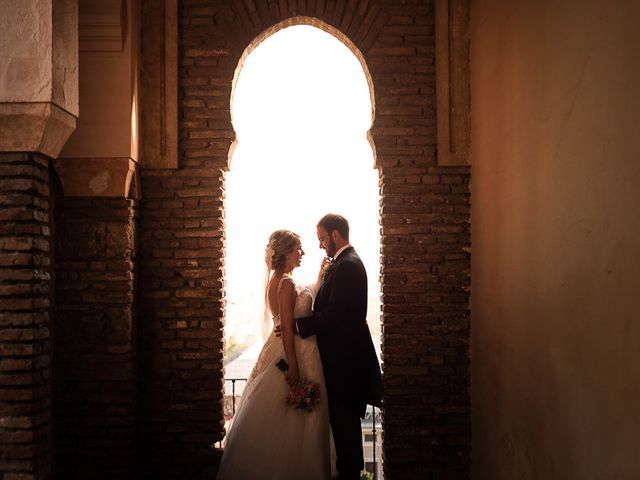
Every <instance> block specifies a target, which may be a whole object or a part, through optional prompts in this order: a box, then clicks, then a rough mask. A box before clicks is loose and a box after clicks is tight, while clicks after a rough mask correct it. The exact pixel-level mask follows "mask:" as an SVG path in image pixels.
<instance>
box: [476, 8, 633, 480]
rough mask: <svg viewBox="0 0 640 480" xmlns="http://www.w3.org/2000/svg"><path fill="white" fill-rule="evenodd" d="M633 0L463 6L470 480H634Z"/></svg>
mask: <svg viewBox="0 0 640 480" xmlns="http://www.w3.org/2000/svg"><path fill="white" fill-rule="evenodd" d="M638 15H640V8H639V6H638V3H637V2H633V1H623V2H617V3H616V5H615V6H613V5H604V4H602V3H601V2H596V1H588V2H572V1H565V2H560V3H558V2H547V1H543V2H540V1H520V2H506V1H500V0H477V1H474V2H472V9H471V23H472V36H471V46H472V59H471V70H472V76H471V80H472V118H473V131H472V138H473V144H472V151H473V160H472V162H473V181H472V191H473V212H472V219H473V252H472V253H473V262H472V263H473V271H472V278H473V281H472V322H473V336H472V345H473V348H472V351H473V355H472V363H473V381H472V404H473V415H472V423H473V452H474V454H473V458H474V461H473V464H474V475H473V476H474V478H476V479H492V480H494V479H509V480H510V479H513V478H529V479H541V478H544V479H566V478H580V479H599V478H619V479H632V478H638V476H639V475H640V460H639V457H638V455H637V448H638V440H639V438H640V437H639V436H638V432H639V431H640V415H639V413H638V398H640V367H639V365H640V362H638V352H639V351H640V330H639V325H640V324H639V322H638V318H639V312H640V303H639V302H640V301H639V297H638V287H639V285H640V282H639V278H640V256H639V255H638V252H637V248H638V245H639V244H640V216H639V215H638V213H637V207H638V205H639V204H640V188H639V187H638V186H639V185H640V163H639V162H638V158H640V139H639V137H638V135H637V118H638V112H639V111H640V96H639V95H638V92H637V85H638V84H639V82H640V65H639V64H638V62H637V45H638V44H639V42H640V35H639V34H638V29H637V26H636V22H635V19H636V18H638Z"/></svg>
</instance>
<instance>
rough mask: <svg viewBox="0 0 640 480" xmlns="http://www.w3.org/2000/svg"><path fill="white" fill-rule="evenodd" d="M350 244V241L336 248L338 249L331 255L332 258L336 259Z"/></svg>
mask: <svg viewBox="0 0 640 480" xmlns="http://www.w3.org/2000/svg"><path fill="white" fill-rule="evenodd" d="M350 246H351V244H350V243H347V244H346V245H345V246H344V247H342V248H341V249H340V250H338V251H337V252H336V254H335V255H334V256H333V260H334V261H336V260H337V259H338V257H339V256H340V254H341V253H342V252H344V251H345V250H346V249H347V248H349V247H350Z"/></svg>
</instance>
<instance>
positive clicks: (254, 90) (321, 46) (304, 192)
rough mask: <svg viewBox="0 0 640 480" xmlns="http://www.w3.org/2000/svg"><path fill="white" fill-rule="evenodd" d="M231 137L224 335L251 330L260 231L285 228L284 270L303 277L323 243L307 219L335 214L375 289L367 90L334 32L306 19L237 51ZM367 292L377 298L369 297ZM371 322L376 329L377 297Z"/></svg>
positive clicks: (255, 316) (375, 197) (374, 195)
mask: <svg viewBox="0 0 640 480" xmlns="http://www.w3.org/2000/svg"><path fill="white" fill-rule="evenodd" d="M232 118H233V124H234V128H235V131H236V134H237V145H236V148H235V151H234V153H233V158H232V159H231V167H230V170H229V172H228V173H227V177H226V225H227V229H226V238H227V243H226V266H225V272H226V279H227V285H226V296H227V302H228V305H227V320H226V322H227V323H226V328H225V336H226V337H227V338H229V337H230V336H232V335H233V336H235V337H236V338H241V337H243V336H244V335H245V334H246V333H243V331H244V332H246V331H250V330H251V329H252V328H251V327H250V326H248V325H252V326H254V327H255V334H256V336H258V335H259V334H258V331H259V311H258V310H259V307H258V306H257V305H258V303H259V302H258V298H259V296H260V295H262V294H263V292H262V291H260V286H261V284H262V276H263V273H264V272H263V258H264V249H265V247H266V244H267V241H268V237H269V235H270V234H271V232H273V231H274V230H277V229H279V228H287V229H289V230H293V231H294V232H296V233H298V234H299V235H301V237H302V245H303V248H304V250H305V253H306V255H305V257H304V258H303V260H302V266H301V267H300V268H298V269H296V271H295V272H294V276H296V278H297V279H298V280H299V281H301V282H303V283H311V282H312V281H313V280H314V279H315V277H316V275H317V272H318V268H319V265H320V262H321V260H322V258H323V256H324V255H323V254H324V252H323V251H322V250H320V249H319V247H318V241H317V238H316V228H315V226H316V223H317V222H318V220H319V219H320V218H321V217H322V216H323V215H324V214H325V213H329V212H333V213H340V214H342V215H344V216H345V217H346V218H347V219H348V220H349V223H350V227H351V243H352V244H353V245H354V246H355V247H356V249H357V250H358V253H359V254H360V256H361V257H362V259H363V261H364V263H365V266H366V268H367V273H368V277H369V290H370V296H372V297H375V298H376V299H377V298H378V297H379V295H380V294H379V291H380V287H379V281H378V276H379V268H380V267H379V256H380V253H379V252H380V233H379V228H380V227H379V225H378V221H379V216H378V215H379V214H378V205H379V193H378V173H377V171H376V170H375V169H374V166H373V163H374V162H373V152H372V150H371V147H370V145H369V143H368V142H367V136H366V134H367V131H368V129H369V128H370V127H371V100H370V97H369V87H368V85H367V82H366V79H365V75H364V72H363V70H362V66H361V65H360V63H359V62H358V60H357V58H356V57H355V56H354V55H353V53H351V51H350V50H349V49H348V48H347V47H346V46H345V45H344V44H343V43H342V42H340V41H339V40H337V39H336V38H335V37H334V36H332V35H330V34H328V33H326V32H324V31H322V30H320V29H318V28H315V27H311V26H303V25H300V26H293V27H288V28H285V29H283V30H280V31H279V32H278V33H276V34H274V35H272V36H270V37H269V38H267V39H266V40H265V41H264V42H262V43H261V44H260V45H259V46H258V47H257V48H256V49H255V50H254V51H253V52H252V53H251V54H250V55H249V56H248V57H247V59H246V60H245V63H244V66H243V68H242V70H241V72H240V75H239V78H238V81H237V84H236V87H235V92H234V96H233V99H232ZM374 301H377V300H374ZM373 308H374V309H375V311H373V312H372V311H371V310H372V307H371V305H370V307H369V309H370V312H369V317H370V318H371V317H372V313H373V314H374V315H373V316H374V317H375V320H374V321H373V322H372V323H375V325H372V330H374V331H379V328H378V325H377V324H378V323H379V321H378V314H379V304H376V305H375V306H374V307H373Z"/></svg>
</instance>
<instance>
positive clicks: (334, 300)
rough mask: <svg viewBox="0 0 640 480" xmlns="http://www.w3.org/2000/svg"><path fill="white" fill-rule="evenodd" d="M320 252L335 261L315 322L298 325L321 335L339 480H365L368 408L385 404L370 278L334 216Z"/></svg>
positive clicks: (326, 223) (323, 222)
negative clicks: (363, 421)
mask: <svg viewBox="0 0 640 480" xmlns="http://www.w3.org/2000/svg"><path fill="white" fill-rule="evenodd" d="M317 232H318V240H319V241H320V248H322V249H324V250H325V251H326V253H327V256H328V257H331V258H333V262H332V264H331V266H330V267H329V268H328V270H327V272H326V274H325V277H324V280H323V282H322V285H321V286H320V290H319V291H318V295H317V297H316V301H315V304H314V306H313V314H312V315H311V316H310V317H306V318H301V319H299V320H298V321H297V325H298V331H299V332H300V335H301V336H302V337H303V338H305V337H308V336H311V335H316V339H317V342H318V349H319V350H320V357H321V359H322V367H323V369H324V376H325V381H326V384H327V395H328V397H329V398H328V401H329V420H330V422H331V430H332V432H333V440H334V443H335V446H336V454H337V462H336V467H337V470H338V472H339V475H338V479H354V480H356V479H359V478H360V471H361V470H362V469H363V468H364V458H363V453H362V430H361V428H360V418H364V414H365V410H366V406H367V404H370V405H376V406H378V407H380V406H381V404H382V380H381V374H380V366H379V364H378V358H377V355H376V352H375V349H374V348H373V342H372V340H371V334H370V333H369V327H368V326H367V322H366V316H367V273H366V271H365V269H364V265H363V264H362V261H361V260H360V257H359V256H358V254H357V253H356V251H355V250H354V248H353V247H352V246H351V244H350V243H349V223H348V222H347V220H346V219H345V218H344V217H342V216H340V215H334V214H328V215H325V216H324V217H322V219H320V221H319V222H318V225H317Z"/></svg>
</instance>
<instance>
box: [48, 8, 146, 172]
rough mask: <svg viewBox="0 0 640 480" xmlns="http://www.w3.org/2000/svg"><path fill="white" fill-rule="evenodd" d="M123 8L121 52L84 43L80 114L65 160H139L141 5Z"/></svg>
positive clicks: (66, 149) (66, 148)
mask: <svg viewBox="0 0 640 480" xmlns="http://www.w3.org/2000/svg"><path fill="white" fill-rule="evenodd" d="M90 5H91V6H92V8H93V6H94V5H93V4H90ZM123 5H124V8H126V9H127V11H126V13H125V15H122V21H123V22H126V23H125V24H124V25H122V26H121V27H122V28H123V36H122V48H121V50H120V51H112V50H106V49H105V50H100V49H97V50H92V49H91V47H90V48H89V49H87V47H86V46H84V48H83V45H82V44H81V45H80V46H81V52H80V62H79V63H80V102H81V112H80V116H79V118H78V123H77V127H76V130H75V132H74V133H73V134H72V135H71V137H70V138H69V141H68V142H67V143H66V144H65V146H64V148H63V150H62V152H61V154H60V156H61V157H63V158H131V159H133V160H137V158H138V135H137V131H138V125H137V102H138V94H137V88H138V82H137V75H138V74H137V66H138V48H139V46H138V38H139V25H138V23H139V18H138V9H139V6H138V2H137V1H135V0H129V1H127V2H125V3H124V4H123ZM97 13H100V12H99V11H98V12H97ZM96 16H98V17H99V15H97V14H96ZM105 168H107V167H105Z"/></svg>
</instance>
